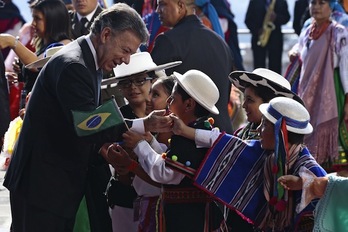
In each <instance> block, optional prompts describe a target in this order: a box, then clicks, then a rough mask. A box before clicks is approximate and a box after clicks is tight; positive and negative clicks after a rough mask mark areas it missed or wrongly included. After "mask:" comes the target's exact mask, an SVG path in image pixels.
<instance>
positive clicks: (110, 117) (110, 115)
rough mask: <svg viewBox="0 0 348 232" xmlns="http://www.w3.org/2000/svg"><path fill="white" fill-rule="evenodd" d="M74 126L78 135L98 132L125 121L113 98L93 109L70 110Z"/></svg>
mask: <svg viewBox="0 0 348 232" xmlns="http://www.w3.org/2000/svg"><path fill="white" fill-rule="evenodd" d="M72 114H73V119H74V126H75V130H76V133H77V135H78V136H79V137H81V136H88V135H92V134H95V133H98V132H100V131H102V130H105V129H107V128H110V127H113V126H116V125H120V124H122V123H125V121H124V118H123V116H122V114H121V112H120V110H119V108H118V106H117V103H116V101H115V99H114V98H112V99H110V100H108V101H107V102H105V103H104V104H103V105H101V106H99V107H98V108H96V109H95V110H93V111H74V110H72Z"/></svg>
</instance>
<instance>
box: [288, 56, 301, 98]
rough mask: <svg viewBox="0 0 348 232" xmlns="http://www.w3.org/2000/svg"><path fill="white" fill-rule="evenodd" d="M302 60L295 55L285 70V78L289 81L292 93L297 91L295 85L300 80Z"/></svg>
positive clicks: (296, 85)
mask: <svg viewBox="0 0 348 232" xmlns="http://www.w3.org/2000/svg"><path fill="white" fill-rule="evenodd" d="M301 67H302V61H301V59H300V58H299V57H296V58H295V59H294V61H292V62H291V63H290V64H289V66H288V68H287V69H286V72H285V75H284V77H285V79H287V80H288V81H289V82H290V85H291V90H292V91H293V92H294V93H297V87H298V83H299V80H300V74H301Z"/></svg>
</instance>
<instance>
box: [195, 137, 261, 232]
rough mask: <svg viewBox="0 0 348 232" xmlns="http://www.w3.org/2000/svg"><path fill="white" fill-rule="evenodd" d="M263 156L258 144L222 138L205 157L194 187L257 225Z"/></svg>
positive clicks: (255, 141) (259, 218)
mask: <svg viewBox="0 0 348 232" xmlns="http://www.w3.org/2000/svg"><path fill="white" fill-rule="evenodd" d="M266 156H267V152H265V151H264V150H263V149H261V146H260V142H259V141H258V140H250V141H243V140H241V139H239V138H237V137H234V136H231V135H228V134H223V135H221V136H220V137H219V138H218V140H217V141H216V142H215V144H214V146H213V147H212V148H211V149H210V150H209V151H208V153H207V154H206V157H205V159H204V160H203V162H202V164H201V166H200V168H199V169H198V171H197V173H196V175H195V178H194V179H195V182H194V184H195V185H196V186H197V187H198V188H200V189H202V190H204V191H206V192H207V193H208V194H210V195H212V196H213V197H214V198H215V199H217V200H219V201H221V202H222V203H224V204H225V205H227V206H228V207H229V208H232V209H237V210H238V211H239V212H241V213H242V214H243V215H244V216H245V217H246V218H248V219H249V220H251V221H252V222H253V223H255V224H256V225H257V224H258V223H259V222H260V221H261V220H262V218H263V216H264V215H265V210H266V207H267V201H266V199H265V197H264V194H263V184H264V181H263V179H264V176H263V165H264V160H265V157H266Z"/></svg>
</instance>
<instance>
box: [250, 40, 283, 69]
mask: <svg viewBox="0 0 348 232" xmlns="http://www.w3.org/2000/svg"><path fill="white" fill-rule="evenodd" d="M258 39H259V37H258V36H253V37H252V41H251V46H252V50H253V58H254V69H256V68H268V69H270V70H272V71H274V72H276V73H279V74H280V75H282V55H283V35H282V34H279V35H278V34H272V35H271V36H270V38H269V41H268V43H267V45H266V46H265V47H261V46H258V45H257V41H258ZM267 59H268V66H267V65H266V60H267Z"/></svg>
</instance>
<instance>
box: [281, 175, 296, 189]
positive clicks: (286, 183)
mask: <svg viewBox="0 0 348 232" xmlns="http://www.w3.org/2000/svg"><path fill="white" fill-rule="evenodd" d="M278 182H279V183H280V184H281V185H282V186H283V187H284V188H285V189H286V190H301V189H302V178H301V177H298V176H294V175H285V176H281V177H279V178H278Z"/></svg>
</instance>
